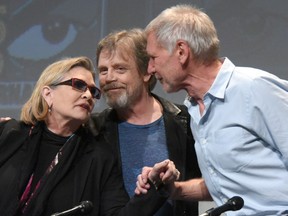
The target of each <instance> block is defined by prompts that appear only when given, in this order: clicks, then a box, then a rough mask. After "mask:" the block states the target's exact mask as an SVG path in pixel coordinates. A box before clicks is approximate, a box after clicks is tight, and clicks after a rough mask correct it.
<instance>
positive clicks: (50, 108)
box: [48, 106, 52, 114]
mask: <svg viewBox="0 0 288 216" xmlns="http://www.w3.org/2000/svg"><path fill="white" fill-rule="evenodd" d="M51 111H52V106H49V107H48V112H49V113H50V114H51Z"/></svg>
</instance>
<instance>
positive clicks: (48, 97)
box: [42, 86, 53, 107]
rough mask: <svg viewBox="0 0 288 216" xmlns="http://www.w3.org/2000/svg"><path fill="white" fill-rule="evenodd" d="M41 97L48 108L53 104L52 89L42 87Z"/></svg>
mask: <svg viewBox="0 0 288 216" xmlns="http://www.w3.org/2000/svg"><path fill="white" fill-rule="evenodd" d="M42 97H43V98H44V100H45V101H46V103H47V104H48V107H51V106H52V104H53V100H52V89H51V88H50V87H49V86H44V87H43V89H42Z"/></svg>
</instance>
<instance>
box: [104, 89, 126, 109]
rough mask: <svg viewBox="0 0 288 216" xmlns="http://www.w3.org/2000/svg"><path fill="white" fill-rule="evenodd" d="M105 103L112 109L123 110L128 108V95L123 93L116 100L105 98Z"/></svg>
mask: <svg viewBox="0 0 288 216" xmlns="http://www.w3.org/2000/svg"><path fill="white" fill-rule="evenodd" d="M106 103H107V104H108V106H110V107H112V108H114V109H123V108H126V107H128V103H129V101H128V95H127V93H126V92H125V93H124V94H121V96H120V97H118V98H117V99H116V100H110V99H109V97H107V96H106Z"/></svg>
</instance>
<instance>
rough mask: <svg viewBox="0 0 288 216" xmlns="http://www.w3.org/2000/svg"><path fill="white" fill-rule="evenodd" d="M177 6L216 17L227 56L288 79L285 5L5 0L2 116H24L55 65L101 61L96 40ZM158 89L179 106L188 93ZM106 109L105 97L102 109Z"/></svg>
mask: <svg viewBox="0 0 288 216" xmlns="http://www.w3.org/2000/svg"><path fill="white" fill-rule="evenodd" d="M178 3H189V4H194V5H196V6H198V7H200V8H202V9H203V10H204V11H205V12H206V13H207V14H208V15H209V16H210V17H211V18H212V20H213V21H214V23H215V26H216V28H217V31H218V34H219V38H220V41H221V50H220V53H221V56H227V57H229V58H230V59H231V60H232V61H233V62H234V63H235V64H236V65H239V66H250V67H257V68H260V69H263V70H266V71H269V72H271V73H273V74H276V75H277V76H279V77H281V78H284V79H288V75H287V55H286V53H287V50H288V43H287V41H286V40H287V38H288V15H287V8H288V1H286V0H277V1H271V0H249V1H239V0H206V1H200V0H195V1H193V0H190V1H176V0H145V1H135V0H121V1H120V0H81V1H80V0H57V1H52V0H50V1H47V0H34V1H33V0H21V1H19V0H1V1H0V47H1V49H0V116H1V117H4V116H10V117H14V118H19V114H20V110H21V107H22V105H23V103H24V102H25V101H26V100H27V99H28V98H29V96H30V94H31V92H32V90H33V87H34V84H35V81H36V80H37V79H38V77H39V75H40V73H41V72H42V71H43V69H44V68H45V67H46V66H47V65H48V64H50V63H52V62H54V61H56V60H59V59H61V58H63V57H67V56H79V55H86V56H88V57H90V58H92V59H93V60H94V61H95V49H96V45H97V42H98V41H99V40H100V39H101V38H102V37H104V36H105V35H107V34H108V33H109V32H111V31H114V30H120V29H127V28H133V27H140V28H144V27H145V26H146V25H147V24H148V22H149V21H150V20H151V19H152V18H153V17H155V16H156V15H157V14H158V13H159V12H160V11H162V10H163V9H165V8H167V7H170V6H172V5H175V4H178ZM97 83H98V82H97ZM154 92H155V93H157V94H159V95H161V96H163V97H165V98H167V99H170V100H172V101H174V102H177V103H182V101H183V99H184V96H185V93H184V92H179V93H174V94H166V93H164V92H163V91H162V89H161V86H160V85H159V84H157V86H156V88H155V89H154ZM105 107H106V105H105V101H104V100H103V99H101V100H100V101H98V102H97V104H96V106H95V112H97V111H101V110H102V109H104V108H105Z"/></svg>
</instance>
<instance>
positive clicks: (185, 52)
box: [176, 40, 190, 65]
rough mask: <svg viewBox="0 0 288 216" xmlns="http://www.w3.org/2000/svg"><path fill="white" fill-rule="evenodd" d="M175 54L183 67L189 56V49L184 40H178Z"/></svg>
mask: <svg viewBox="0 0 288 216" xmlns="http://www.w3.org/2000/svg"><path fill="white" fill-rule="evenodd" d="M176 52H177V55H178V59H179V61H180V63H181V64H182V65H183V64H185V63H186V61H187V59H188V58H189V55H190V47H189V45H188V43H187V42H186V41H184V40H178V41H177V43H176Z"/></svg>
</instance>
